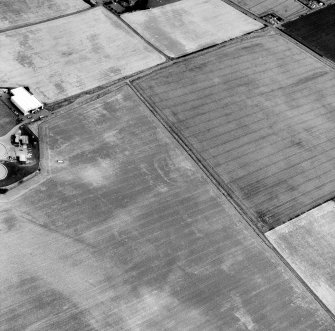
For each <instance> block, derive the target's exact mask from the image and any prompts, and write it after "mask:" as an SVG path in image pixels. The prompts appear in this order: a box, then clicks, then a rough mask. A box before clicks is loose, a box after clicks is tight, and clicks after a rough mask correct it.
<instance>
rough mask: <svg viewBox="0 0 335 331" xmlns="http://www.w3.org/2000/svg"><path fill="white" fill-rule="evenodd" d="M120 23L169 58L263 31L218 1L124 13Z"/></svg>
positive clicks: (190, 1) (195, 0)
mask: <svg viewBox="0 0 335 331" xmlns="http://www.w3.org/2000/svg"><path fill="white" fill-rule="evenodd" d="M122 19H123V20H125V21H126V22H127V23H128V24H130V25H131V26H132V27H133V28H134V29H135V30H136V31H137V32H139V33H140V34H141V35H142V36H143V37H144V38H145V39H146V40H148V41H149V42H150V43H152V44H153V45H154V46H156V47H157V48H158V49H160V50H161V51H162V52H164V53H165V54H166V55H168V56H170V57H172V58H175V57H179V56H182V55H186V54H188V53H191V52H194V51H197V50H200V49H203V48H206V47H209V46H213V45H216V44H219V43H222V42H224V41H227V40H229V39H232V38H235V37H238V36H241V35H243V34H246V33H249V32H252V31H254V30H258V29H260V28H262V27H263V25H262V24H261V23H259V22H257V21H255V20H253V19H251V18H250V17H248V16H246V15H244V14H242V13H241V12H239V11H238V10H236V9H235V8H233V7H231V6H229V5H227V4H226V3H224V2H222V1H221V0H183V1H178V2H174V3H171V4H168V5H166V6H161V7H158V8H154V9H152V10H144V11H138V12H132V13H127V14H124V15H122Z"/></svg>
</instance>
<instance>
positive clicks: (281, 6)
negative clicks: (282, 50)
mask: <svg viewBox="0 0 335 331" xmlns="http://www.w3.org/2000/svg"><path fill="white" fill-rule="evenodd" d="M231 1H232V2H234V3H236V4H237V5H239V6H241V7H242V8H244V9H247V10H249V11H250V12H252V13H253V14H255V15H257V16H259V17H261V16H263V15H266V14H269V13H274V14H277V15H278V16H280V17H281V18H283V19H285V20H290V19H294V18H297V17H299V16H300V15H303V14H306V13H308V12H309V11H310V10H309V9H308V8H307V7H306V6H304V5H303V4H301V3H300V2H298V1H296V0H284V1H278V0H231Z"/></svg>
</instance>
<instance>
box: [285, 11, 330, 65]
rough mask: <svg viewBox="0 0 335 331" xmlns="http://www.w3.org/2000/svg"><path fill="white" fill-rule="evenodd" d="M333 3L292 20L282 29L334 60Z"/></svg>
mask: <svg viewBox="0 0 335 331" xmlns="http://www.w3.org/2000/svg"><path fill="white" fill-rule="evenodd" d="M334 17H335V5H332V6H329V7H326V8H324V9H321V10H319V11H317V12H314V13H312V14H310V15H306V16H303V17H301V18H299V19H297V20H295V21H293V22H290V23H287V24H284V25H283V27H284V31H285V32H286V33H287V34H288V35H290V36H291V37H293V38H295V39H296V40H298V41H300V42H301V43H302V44H304V45H305V46H307V47H309V48H311V49H312V50H314V51H315V52H317V53H318V54H320V55H322V56H324V57H327V58H328V59H330V60H332V61H335V20H334Z"/></svg>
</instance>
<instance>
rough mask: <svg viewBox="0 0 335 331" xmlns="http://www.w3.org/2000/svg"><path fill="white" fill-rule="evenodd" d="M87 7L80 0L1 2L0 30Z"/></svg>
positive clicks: (87, 6) (16, 0)
mask: <svg viewBox="0 0 335 331" xmlns="http://www.w3.org/2000/svg"><path fill="white" fill-rule="evenodd" d="M89 7H90V6H89V5H88V4H86V3H85V2H84V1H82V0H47V1H44V0H14V1H13V0H1V1H0V29H6V28H10V27H14V26H17V25H24V24H31V23H36V22H39V21H43V20H46V19H49V18H53V17H57V16H60V15H65V14H70V13H73V12H76V11H79V10H83V9H85V8H89Z"/></svg>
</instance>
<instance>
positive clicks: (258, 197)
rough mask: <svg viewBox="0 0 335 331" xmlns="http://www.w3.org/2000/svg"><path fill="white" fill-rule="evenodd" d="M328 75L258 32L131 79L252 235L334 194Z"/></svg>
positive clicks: (334, 115)
mask: <svg viewBox="0 0 335 331" xmlns="http://www.w3.org/2000/svg"><path fill="white" fill-rule="evenodd" d="M334 79H335V73H334V71H333V70H331V69H330V68H328V67H327V66H325V65H324V64H322V63H321V62H319V61H318V60H316V59H315V58H314V57H312V56H311V55H309V54H308V53H306V52H304V51H302V50H301V49H300V48H298V47H296V46H295V45H294V44H292V43H290V42H289V41H287V40H286V39H284V38H282V37H280V36H279V35H275V34H266V33H256V34H255V35H254V37H251V36H250V37H249V38H248V39H246V40H244V41H239V42H236V43H234V42H233V43H232V44H231V45H230V46H228V45H227V46H225V47H223V48H221V49H219V50H216V51H213V52H208V53H207V54H206V55H204V56H201V57H197V58H193V59H188V60H187V61H181V62H179V63H177V64H175V65H173V66H171V67H168V68H164V69H162V70H160V71H158V72H155V73H152V74H150V75H148V76H147V77H145V78H141V79H140V80H138V81H136V82H135V86H136V88H138V89H139V91H140V92H141V93H142V94H143V95H144V96H145V97H146V98H147V100H148V101H149V102H150V103H151V104H152V106H153V107H155V108H156V109H157V111H158V112H159V114H161V116H163V117H164V118H165V120H167V121H168V123H170V126H173V127H174V129H175V130H176V132H177V133H178V134H180V135H181V136H182V137H183V139H184V140H185V142H186V143H187V144H189V146H191V147H192V148H193V150H194V151H195V153H196V154H197V155H199V157H200V159H201V162H204V164H206V166H207V167H208V169H209V170H210V171H211V172H212V174H213V175H214V176H215V177H216V178H217V180H218V181H219V182H220V183H221V185H222V186H223V187H224V189H226V190H227V191H228V192H229V194H232V195H233V196H234V198H235V199H236V201H238V202H239V204H240V205H241V207H242V208H244V210H245V212H247V213H249V215H250V217H252V218H253V220H254V221H255V222H256V224H257V225H258V226H259V228H260V229H262V230H263V231H267V230H268V229H270V228H272V227H274V226H278V225H279V224H281V223H283V222H286V221H288V220H289V219H292V218H294V217H296V216H297V215H299V214H301V213H302V212H305V211H306V210H309V209H311V208H313V207H314V206H316V205H317V204H320V203H322V202H324V201H326V200H328V199H329V198H331V197H333V196H334V192H335V166H334V164H335V163H334V159H335V149H334V141H335V136H334V128H335V112H334V104H335V95H334V93H333V90H334Z"/></svg>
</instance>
